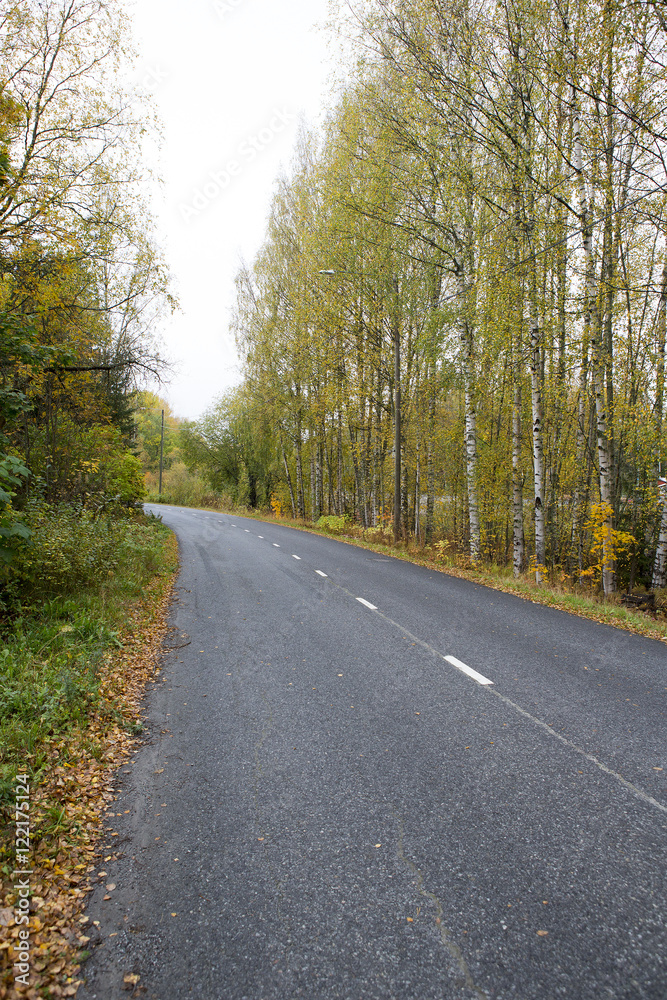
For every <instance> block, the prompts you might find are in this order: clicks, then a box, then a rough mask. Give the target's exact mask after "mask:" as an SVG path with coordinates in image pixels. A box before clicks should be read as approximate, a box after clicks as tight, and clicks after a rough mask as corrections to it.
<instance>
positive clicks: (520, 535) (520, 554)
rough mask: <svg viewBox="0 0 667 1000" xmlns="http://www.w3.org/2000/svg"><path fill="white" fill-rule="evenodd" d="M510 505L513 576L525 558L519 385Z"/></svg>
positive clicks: (516, 574)
mask: <svg viewBox="0 0 667 1000" xmlns="http://www.w3.org/2000/svg"><path fill="white" fill-rule="evenodd" d="M512 506H513V511H514V526H513V539H514V542H513V550H514V551H513V556H514V559H513V565H514V577H515V578H517V577H519V576H521V574H522V573H523V567H524V563H525V559H526V549H525V539H524V530H523V470H522V468H521V385H520V384H519V385H517V386H516V388H515V389H514V408H513V413H512Z"/></svg>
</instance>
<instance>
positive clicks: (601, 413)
mask: <svg viewBox="0 0 667 1000" xmlns="http://www.w3.org/2000/svg"><path fill="white" fill-rule="evenodd" d="M572 114H573V118H572V132H573V136H574V144H573V149H572V159H573V163H574V170H575V173H576V177H577V187H578V190H579V217H580V220H581V233H582V239H583V246H584V271H585V275H586V288H585V296H586V300H585V304H584V324H585V326H586V328H587V330H588V331H590V330H591V328H592V326H593V328H594V330H593V334H594V335H593V336H592V337H591V352H592V362H593V364H592V368H593V387H594V392H595V417H596V429H597V451H598V465H599V485H600V500H601V501H602V503H603V504H605V505H606V510H607V514H606V517H605V524H604V533H603V537H604V541H603V548H602V587H603V590H604V593H605V596H606V595H608V594H611V593H613V592H614V591H615V589H616V581H615V573H614V546H613V509H612V506H611V498H612V473H613V470H612V460H611V453H610V448H609V435H608V431H607V407H606V392H605V359H604V350H603V344H602V330H601V328H600V324H599V322H597V321H596V322H595V323H594V324H591V314H592V310H593V303H594V302H595V273H594V266H593V228H592V223H591V214H590V208H589V204H588V194H587V191H586V181H585V178H584V170H583V158H582V152H581V123H580V121H579V112H578V109H577V104H576V94H575V89H574V85H573V86H572ZM584 336H586V330H585V331H584Z"/></svg>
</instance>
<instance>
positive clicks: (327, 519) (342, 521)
mask: <svg viewBox="0 0 667 1000" xmlns="http://www.w3.org/2000/svg"><path fill="white" fill-rule="evenodd" d="M349 523H350V518H349V517H348V515H347V514H343V515H342V516H338V515H336V514H326V515H323V516H322V517H321V518H320V519H319V520H318V522H317V527H318V528H323V529H324V531H331V532H333V533H334V534H339V533H341V532H343V531H345V529H346V528H347V526H348V524H349Z"/></svg>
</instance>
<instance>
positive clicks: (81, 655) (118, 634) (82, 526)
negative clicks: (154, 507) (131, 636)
mask: <svg viewBox="0 0 667 1000" xmlns="http://www.w3.org/2000/svg"><path fill="white" fill-rule="evenodd" d="M40 517H41V518H42V524H41V528H40V531H41V534H40V532H36V535H35V540H34V544H33V546H32V547H31V549H30V551H29V553H28V554H27V556H26V558H27V559H29V566H28V571H27V572H23V569H22V566H21V564H20V562H19V565H18V566H17V567H16V569H15V570H14V572H13V574H12V575H10V576H9V579H7V578H6V579H5V581H4V582H5V589H4V601H5V613H4V618H3V620H2V622H1V623H0V747H1V748H2V751H1V752H2V756H1V757H0V800H4V799H5V798H6V796H7V795H8V794H9V792H10V789H11V788H12V787H13V776H14V775H15V773H16V772H17V770H20V771H27V772H28V773H30V774H31V775H33V776H35V775H39V773H40V770H41V769H42V767H43V766H44V765H45V762H46V760H47V758H48V753H49V747H50V746H52V744H53V742H54V741H57V740H59V739H62V738H63V737H66V736H67V734H68V733H70V732H72V730H73V729H78V730H83V729H85V727H86V725H87V723H88V721H89V719H90V718H91V716H92V715H93V714H96V715H97V716H98V717H99V715H100V713H107V714H109V715H110V717H113V714H114V708H113V705H109V704H108V703H107V702H102V700H101V698H100V696H99V685H100V679H101V677H102V676H103V672H104V669H105V663H106V662H107V660H108V657H109V656H110V655H111V654H112V653H113V650H114V649H118V648H119V647H120V646H121V645H122V643H123V637H124V635H126V634H127V618H128V611H129V609H130V607H131V606H132V604H133V603H135V602H136V601H137V599H138V598H140V597H141V594H142V592H143V588H144V587H145V586H146V585H147V584H148V582H149V581H150V580H151V579H152V578H153V577H154V576H155V574H156V573H168V572H171V570H172V569H173V565H172V563H173V558H172V556H171V555H170V554H169V553H168V551H167V547H166V541H167V539H168V538H169V537H170V534H171V533H170V532H169V531H168V529H167V528H165V527H164V526H163V525H162V524H161V523H160V521H159V520H158V519H156V518H147V517H145V516H144V515H143V514H133V515H129V514H126V515H124V516H121V515H118V516H116V517H115V518H112V519H105V520H104V521H101V520H100V521H92V522H91V521H90V520H89V519H86V518H85V516H84V517H83V520H82V519H81V518H79V519H76V518H73V516H72V513H71V511H67V510H64V509H62V510H60V511H59V510H57V509H50V510H49V511H48V517H46V520H45V515H44V512H43V511H42V512H41V514H40ZM82 533H83V534H85V542H86V544H87V546H88V549H87V553H86V558H87V559H88V562H89V563H90V565H92V567H93V572H92V573H83V575H82V577H81V579H80V581H77V579H76V577H75V576H73V575H72V562H73V559H72V558H71V557H70V555H71V554H70V553H69V550H70V549H73V548H74V546H75V545H76V544H78V543H81V541H82V538H81V535H82ZM54 537H57V538H58V539H59V553H58V554H56V555H54V542H53V540H54ZM61 550H62V551H61ZM44 552H45V553H46V558H47V560H48V565H49V573H48V574H45V575H44V576H43V577H41V579H40V573H39V566H40V559H41V558H42V555H43V554H44ZM91 560H92V561H91ZM59 574H60V575H59Z"/></svg>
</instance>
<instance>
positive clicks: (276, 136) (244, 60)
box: [129, 0, 332, 418]
mask: <svg viewBox="0 0 667 1000" xmlns="http://www.w3.org/2000/svg"><path fill="white" fill-rule="evenodd" d="M129 10H130V11H131V13H132V16H133V21H134V34H135V41H136V43H137V46H138V48H139V52H140V58H139V65H138V70H139V76H140V79H141V83H142V85H143V86H144V87H145V88H146V89H147V90H149V91H150V92H151V93H152V95H153V100H154V103H155V105H156V107H157V111H158V114H159V116H160V118H161V120H162V125H163V133H164V143H163V146H162V149H161V152H160V157H159V160H160V162H159V169H160V173H161V175H162V178H163V181H164V184H163V186H162V188H161V190H160V192H158V193H157V195H156V198H155V199H154V209H155V211H156V212H157V215H158V219H159V224H160V229H161V242H162V245H163V246H164V250H165V254H166V257H167V260H168V262H169V264H170V266H171V270H172V273H173V275H174V279H175V281H174V290H175V292H176V295H177V296H178V298H179V300H180V304H181V312H180V313H177V314H176V315H175V316H174V317H173V318H171V319H170V320H168V321H167V322H166V323H165V324H164V330H163V340H164V344H165V348H166V352H167V355H168V356H169V357H170V358H171V359H173V360H174V361H175V362H176V363H177V367H176V370H175V373H174V376H173V378H172V380H171V383H170V384H169V385H168V386H166V387H163V389H161V390H159V391H160V393H161V395H163V396H165V397H166V398H167V400H168V401H169V403H170V405H171V406H172V407H173V409H174V411H175V413H176V414H177V415H179V416H182V417H188V418H196V417H198V416H199V415H200V414H201V413H203V411H204V410H205V409H207V407H209V406H210V405H211V403H212V402H213V401H214V400H215V398H216V397H217V396H219V395H220V394H221V393H222V392H223V391H224V390H225V389H226V388H228V387H230V386H232V385H234V384H237V383H238V382H239V381H240V374H239V368H238V360H237V357H236V352H235V349H234V342H233V337H232V336H231V335H230V333H229V317H230V309H231V308H232V306H233V302H234V276H235V274H236V271H237V269H238V266H239V262H240V260H241V257H242V256H243V257H244V258H245V259H246V260H248V261H250V260H251V259H252V258H253V256H254V254H255V253H256V251H257V250H258V249H259V246H260V243H261V241H262V237H263V234H264V227H265V221H266V215H267V212H268V208H269V204H270V199H271V194H272V190H273V183H274V180H275V178H276V176H277V174H278V173H279V171H280V169H281V166H285V167H286V166H288V165H289V162H290V159H291V156H292V149H293V146H294V141H295V138H296V131H297V128H298V123H299V116H300V115H303V116H305V118H306V120H307V121H308V122H310V123H311V124H316V123H317V122H318V121H319V120H320V119H321V115H322V112H323V110H324V109H325V108H327V107H328V105H329V103H330V99H329V92H330V84H329V79H330V74H331V70H332V65H331V62H330V53H329V49H328V47H327V42H326V35H325V32H324V31H323V30H321V29H320V30H318V29H317V28H316V27H315V26H314V25H316V24H317V23H319V24H320V25H323V24H324V22H325V21H326V18H327V0H289V2H281V3H279V2H277V0H189V2H188V4H187V5H186V4H184V3H183V0H134V2H131V3H130V4H129Z"/></svg>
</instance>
